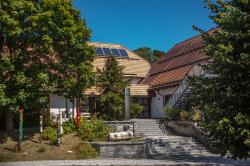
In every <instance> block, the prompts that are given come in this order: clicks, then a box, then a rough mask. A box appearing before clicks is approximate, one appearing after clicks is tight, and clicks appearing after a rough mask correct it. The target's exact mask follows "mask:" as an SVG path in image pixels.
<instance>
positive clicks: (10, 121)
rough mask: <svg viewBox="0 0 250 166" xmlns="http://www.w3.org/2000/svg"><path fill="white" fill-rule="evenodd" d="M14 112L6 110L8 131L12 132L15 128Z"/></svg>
mask: <svg viewBox="0 0 250 166" xmlns="http://www.w3.org/2000/svg"><path fill="white" fill-rule="evenodd" d="M13 117H14V114H13V112H11V111H6V131H7V132H11V131H12V130H13V129H14V122H13Z"/></svg>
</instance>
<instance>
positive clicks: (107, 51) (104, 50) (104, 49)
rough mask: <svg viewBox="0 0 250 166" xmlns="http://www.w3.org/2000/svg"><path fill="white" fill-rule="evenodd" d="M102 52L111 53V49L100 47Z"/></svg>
mask: <svg viewBox="0 0 250 166" xmlns="http://www.w3.org/2000/svg"><path fill="white" fill-rule="evenodd" d="M102 50H103V52H104V54H105V55H112V53H111V51H110V49H109V48H102Z"/></svg>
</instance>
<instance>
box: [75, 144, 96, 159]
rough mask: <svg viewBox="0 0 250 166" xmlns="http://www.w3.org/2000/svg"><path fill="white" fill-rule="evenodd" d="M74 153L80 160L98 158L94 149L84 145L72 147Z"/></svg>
mask: <svg viewBox="0 0 250 166" xmlns="http://www.w3.org/2000/svg"><path fill="white" fill-rule="evenodd" d="M74 151H75V152H76V155H77V157H78V158H80V159H90V158H96V157H98V156H99V154H98V152H97V151H96V149H95V148H93V147H92V146H91V145H89V144H85V143H81V144H78V145H76V146H75V147H74Z"/></svg>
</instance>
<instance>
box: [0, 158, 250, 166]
mask: <svg viewBox="0 0 250 166" xmlns="http://www.w3.org/2000/svg"><path fill="white" fill-rule="evenodd" d="M52 165H53V166H59V165H60V166H66V165H67V166H69V165H78V166H80V165H82V166H94V165H95V166H125V165H126V166H136V165H137V166H139V165H141V166H169V165H172V166H173V165H186V166H188V165H197V166H198V165H199V166H203V165H209V166H212V165H214V166H220V165H221V166H222V165H223V166H224V165H245V166H249V165H250V160H248V161H234V160H230V159H223V158H221V157H220V158H192V159H191V158H187V159H183V158H182V159H178V158H176V159H166V160H148V159H139V160H135V159H89V160H44V161H22V162H7V163H0V166H52Z"/></svg>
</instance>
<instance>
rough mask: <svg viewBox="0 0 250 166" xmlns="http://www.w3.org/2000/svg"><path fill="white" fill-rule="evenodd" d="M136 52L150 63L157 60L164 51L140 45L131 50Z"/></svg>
mask: <svg viewBox="0 0 250 166" xmlns="http://www.w3.org/2000/svg"><path fill="white" fill-rule="evenodd" d="M133 51H134V52H135V53H136V54H138V55H140V56H141V57H142V58H145V59H147V60H148V61H149V62H150V63H153V62H155V61H157V60H158V59H159V58H161V57H162V56H163V55H165V52H163V51H159V50H152V49H151V48H149V47H141V48H138V49H135V50H133Z"/></svg>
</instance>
